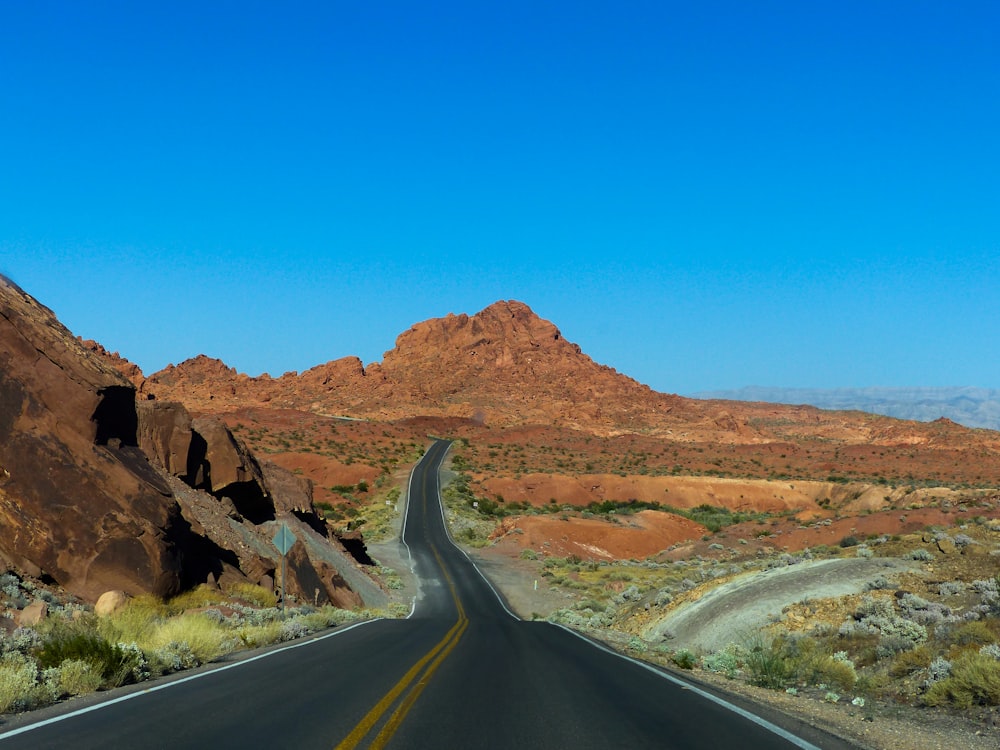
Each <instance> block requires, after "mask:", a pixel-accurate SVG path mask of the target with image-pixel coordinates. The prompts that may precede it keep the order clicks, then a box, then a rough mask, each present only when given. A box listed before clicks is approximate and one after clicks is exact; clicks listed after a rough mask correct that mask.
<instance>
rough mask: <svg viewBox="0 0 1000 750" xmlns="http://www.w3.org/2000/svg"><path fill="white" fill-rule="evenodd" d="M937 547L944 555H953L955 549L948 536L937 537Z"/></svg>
mask: <svg viewBox="0 0 1000 750" xmlns="http://www.w3.org/2000/svg"><path fill="white" fill-rule="evenodd" d="M937 548H938V549H939V550H941V552H942V553H943V554H945V555H954V554H955V550H956V549H957V548H956V547H955V543H954V542H953V541H952V540H951V539H950V538H949V537H945V538H943V539H938V542H937Z"/></svg>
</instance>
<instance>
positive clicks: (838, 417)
mask: <svg viewBox="0 0 1000 750" xmlns="http://www.w3.org/2000/svg"><path fill="white" fill-rule="evenodd" d="M108 361H109V362H112V363H113V364H114V366H115V367H116V368H117V369H118V370H119V371H121V372H123V373H126V374H128V375H129V377H130V378H131V379H132V381H133V382H134V383H136V384H137V386H138V387H139V389H140V392H141V393H143V394H148V395H155V396H156V397H157V398H166V399H172V400H178V401H182V402H183V403H185V404H186V405H187V406H188V407H189V408H190V409H192V410H193V411H195V412H198V413H207V414H208V413H214V414H225V413H231V412H234V411H237V410H239V409H241V408H244V407H269V408H283V409H297V410H301V411H308V412H313V413H316V414H325V415H343V416H351V417H360V418H367V419H374V420H385V419H401V418H407V417H413V416H417V415H420V416H432V417H462V418H466V419H475V420H482V421H485V422H486V423H487V424H488V425H494V426H511V425H531V424H537V425H555V426H558V427H564V428H571V429H578V430H581V431H583V432H587V433H592V434H595V435H604V436H608V435H618V434H643V435H647V436H658V437H660V438H662V439H664V440H667V441H677V442H686V443H705V444H708V445H722V444H729V445H733V444H744V445H752V444H771V445H779V447H780V444H787V443H789V442H801V441H803V440H805V441H809V443H810V444H811V445H816V444H817V441H823V442H829V441H836V442H838V443H844V444H852V445H867V444H881V445H894V446H900V445H914V446H919V445H926V446H931V447H934V448H935V449H940V450H943V449H947V448H949V447H950V446H951V447H957V448H960V449H962V450H963V451H964V450H969V449H971V448H973V447H975V446H978V447H980V448H982V449H983V450H987V451H989V452H990V455H991V456H992V455H993V454H994V453H996V452H998V451H1000V433H995V432H989V431H983V430H975V431H974V430H968V429H965V428H962V427H959V426H957V425H949V424H945V423H940V422H939V423H933V424H925V423H918V422H905V421H901V420H896V419H891V418H887V417H877V416H874V415H870V414H863V413H860V412H836V411H824V410H820V409H816V408H813V407H809V406H784V405H779V404H765V403H745V402H736V401H701V400H694V399H688V398H682V397H680V396H675V395H669V394H664V393H658V392H656V391H653V390H652V389H650V388H649V387H647V386H645V385H642V384H640V383H638V382H636V381H635V380H633V379H632V378H629V377H627V376H625V375H622V374H621V373H619V372H617V371H615V370H614V369H612V368H610V367H606V366H603V365H600V364H597V363H596V362H594V361H593V360H592V359H591V358H590V357H588V356H587V355H586V354H584V353H583V352H582V351H581V350H580V347H579V346H577V345H576V344H573V343H571V342H569V341H567V340H566V339H565V338H563V336H562V334H561V333H560V332H559V329H558V328H556V327H555V326H554V325H553V324H552V323H550V322H549V321H546V320H543V319H541V318H539V317H538V316H537V315H535V313H534V312H532V311H531V309H530V308H529V307H528V306H527V305H525V304H523V303H520V302H513V301H511V302H497V303H494V304H493V305H490V306H489V307H487V308H486V309H484V310H482V311H481V312H479V313H477V314H475V315H472V316H469V315H464V314H463V315H447V316H445V317H443V318H436V319H432V320H428V321H425V322H423V323H418V324H416V325H414V326H413V327H411V328H410V329H409V330H407V331H405V332H404V333H402V334H401V335H400V336H399V337H398V338H397V339H396V346H395V347H394V348H393V349H392V350H391V351H388V352H386V353H385V355H384V359H383V361H382V362H381V363H374V364H371V365H369V366H368V367H364V366H363V365H362V363H361V361H360V360H359V359H358V358H356V357H346V358H343V359H338V360H334V361H332V362H328V363H326V364H323V365H319V366H317V367H314V368H312V369H310V370H306V371H305V372H303V373H301V374H296V373H294V372H293V373H286V374H285V375H282V376H281V377H278V378H272V377H269V376H268V375H262V376H260V377H249V376H247V375H244V374H241V373H237V372H236V370H235V369H233V368H230V367H228V366H226V365H225V364H224V363H222V362H220V361H219V360H216V359H210V358H208V357H205V356H198V357H195V358H194V359H190V360H187V361H186V362H182V363H181V364H180V365H177V366H170V367H167V368H166V369H164V370H161V371H160V372H157V373H155V374H153V375H151V376H150V377H149V378H147V379H142V378H141V376H138V375H137V373H136V370H135V368H134V365H131V363H129V362H127V361H124V360H121V359H120V358H119V359H118V360H116V361H112V360H108ZM779 452H781V451H780V450H779ZM991 463H992V459H991Z"/></svg>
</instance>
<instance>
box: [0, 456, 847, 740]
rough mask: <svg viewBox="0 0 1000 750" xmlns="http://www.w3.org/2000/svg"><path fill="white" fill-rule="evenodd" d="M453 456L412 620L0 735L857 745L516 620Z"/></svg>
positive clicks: (361, 629) (416, 479) (416, 526)
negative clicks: (456, 538)
mask: <svg viewBox="0 0 1000 750" xmlns="http://www.w3.org/2000/svg"><path fill="white" fill-rule="evenodd" d="M447 450H448V443H446V442H444V441H438V442H435V443H434V444H433V445H431V447H430V449H429V450H428V452H427V454H426V455H425V456H424V458H423V459H422V460H421V461H420V463H419V464H417V466H416V467H415V468H414V470H413V473H412V476H411V478H410V493H409V503H408V507H407V517H406V521H405V524H404V531H403V539H404V541H405V542H406V544H407V546H408V547H409V549H410V552H411V555H412V558H413V562H414V566H415V571H416V573H417V576H418V578H419V580H420V595H419V596H418V598H417V601H416V603H415V606H414V609H413V612H412V614H411V615H410V617H409V618H407V619H406V620H378V621H373V622H368V623H363V624H359V625H354V626H351V627H349V628H342V629H340V630H337V631H334V632H332V633H328V634H325V635H323V636H321V637H318V638H312V639H307V640H305V641H304V642H299V643H298V644H296V645H295V646H293V647H291V648H279V649H273V650H270V651H267V652H263V653H261V654H258V655H257V656H255V657H254V658H253V659H249V660H242V661H238V662H233V663H227V664H225V665H223V667H222V668H221V669H219V668H218V667H217V666H215V667H212V668H210V669H203V670H202V671H200V672H196V673H193V674H190V673H185V674H182V675H178V676H176V677H175V678H174V679H173V680H162V681H159V682H156V683H145V684H143V685H137V686H133V687H131V688H129V689H126V690H123V691H116V692H114V693H105V694H100V695H97V696H91V697H89V698H87V699H78V700H76V701H70V702H68V703H65V704H62V705H60V706H57V707H52V708H49V709H46V710H44V711H39V712H35V713H33V714H29V715H25V716H22V717H16V718H14V719H13V720H10V721H7V722H6V723H5V724H0V747H2V748H3V749H4V750H7V748H32V750H39V749H40V748H72V750H81V749H83V748H117V747H122V748H125V747H127V748H213V750H214V749H219V748H316V749H317V750H319V749H325V750H330V749H331V748H343V749H344V750H350V749H351V748H382V747H386V748H391V749H393V750H402V749H405V748H441V749H448V750H450V749H452V748H581V749H585V748H600V749H601V750H606V749H607V748H630V749H636V748H667V749H671V748H677V749H680V748H712V749H713V750H716V749H726V748H740V749H741V750H756V749H758V748H792V747H798V748H816V747H820V748H824V749H828V748H829V749H832V748H846V747H849V746H848V745H846V744H844V743H842V742H841V741H839V740H835V739H833V738H830V737H827V736H824V735H821V734H819V733H817V732H815V730H811V729H810V728H808V727H796V725H795V724H794V723H793V724H788V723H787V722H786V721H784V720H783V719H781V718H780V717H778V718H777V719H775V718H774V717H771V721H778V722H782V723H783V724H785V725H786V726H790V727H792V729H791V730H789V729H782V728H781V727H779V726H778V725H777V724H772V723H770V722H769V721H766V720H764V719H761V718H758V717H755V716H753V715H752V714H749V713H748V712H747V711H745V709H741V708H739V707H737V706H734V705H732V704H731V703H728V702H726V701H724V700H722V699H719V698H716V697H713V696H711V695H710V694H708V693H706V692H705V691H703V690H702V689H699V688H697V687H694V686H689V685H685V684H684V683H681V682H679V681H677V679H676V678H673V677H670V676H668V675H666V673H664V672H663V671H661V670H659V669H657V668H655V667H652V666H650V665H645V664H643V663H640V662H637V661H634V660H631V659H627V658H624V657H621V656H619V655H617V654H614V653H612V652H610V651H608V650H606V649H604V648H603V647H601V646H599V645H596V644H594V643H592V642H591V641H589V640H587V639H585V638H583V637H581V636H579V635H576V634H574V633H572V632H571V631H569V630H567V629H564V628H561V627H558V626H555V625H551V624H548V623H544V622H523V621H520V620H518V619H517V618H516V617H515V616H514V615H513V614H511V613H510V612H509V611H508V610H507V608H506V607H505V605H504V603H503V601H502V599H501V597H500V596H499V595H498V594H497V593H496V592H495V591H494V590H493V588H492V587H491V586H490V585H489V584H488V583H487V581H486V579H485V578H484V577H483V576H482V575H481V574H480V572H479V571H478V570H477V569H476V568H475V567H474V566H473V565H472V563H471V562H470V561H469V559H468V558H467V557H466V556H465V555H464V553H462V552H461V551H460V550H459V549H458V548H457V547H455V546H454V545H453V544H452V543H451V541H450V539H449V537H448V534H447V531H446V529H445V525H444V520H443V517H442V511H441V505H440V494H439V471H438V470H439V468H440V465H441V461H442V460H443V459H444V456H445V454H446V453H447ZM108 696H113V697H111V699H110V700H109V699H108ZM803 736H807V737H808V740H807V739H802V737H803Z"/></svg>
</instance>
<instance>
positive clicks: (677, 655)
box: [670, 648, 698, 669]
mask: <svg viewBox="0 0 1000 750" xmlns="http://www.w3.org/2000/svg"><path fill="white" fill-rule="evenodd" d="M670 661H672V662H673V663H674V664H675V665H676V666H678V667H680V668H681V669H694V668H695V667H696V666H697V665H698V657H697V656H695V655H694V654H693V653H691V652H690V651H688V650H687V649H686V648H682V649H679V650H678V651H674V653H673V654H672V655H671V656H670Z"/></svg>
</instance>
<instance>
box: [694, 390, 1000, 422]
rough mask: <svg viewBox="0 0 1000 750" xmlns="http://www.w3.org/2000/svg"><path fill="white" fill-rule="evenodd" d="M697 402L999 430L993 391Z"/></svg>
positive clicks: (999, 410)
mask: <svg viewBox="0 0 1000 750" xmlns="http://www.w3.org/2000/svg"><path fill="white" fill-rule="evenodd" d="M692 396H693V397H694V398H701V399H726V400H732V401H764V402H767V403H775V404H808V405H810V406H816V407H819V408H820V409H841V410H844V409H847V410H851V409H856V410H858V411H865V412H870V413H871V414H882V415H884V416H887V417H896V418H897V419H913V420H917V421H920V422H931V421H933V420H935V419H939V418H940V417H947V418H948V419H950V420H952V421H953V422H958V423H959V424H961V425H965V426H966V427H985V428H986V429H989V430H1000V390H995V389H991V388H974V387H969V386H967V387H961V388H829V389H823V388H768V387H762V386H755V385H754V386H748V387H746V388H740V389H739V390H734V391H703V392H700V393H695V394H692Z"/></svg>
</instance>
